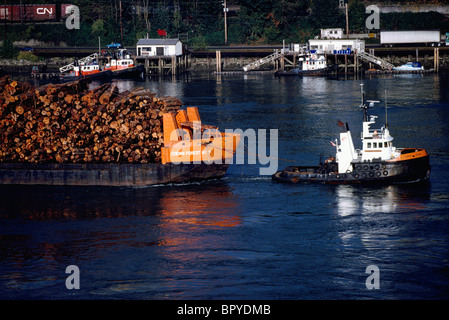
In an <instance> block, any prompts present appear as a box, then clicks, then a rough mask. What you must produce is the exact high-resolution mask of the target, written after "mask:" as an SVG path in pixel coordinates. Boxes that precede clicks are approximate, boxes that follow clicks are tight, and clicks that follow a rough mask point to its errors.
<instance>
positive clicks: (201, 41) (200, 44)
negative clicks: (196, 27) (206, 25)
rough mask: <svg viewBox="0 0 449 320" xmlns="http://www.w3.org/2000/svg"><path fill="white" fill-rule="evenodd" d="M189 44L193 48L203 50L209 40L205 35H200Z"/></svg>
mask: <svg viewBox="0 0 449 320" xmlns="http://www.w3.org/2000/svg"><path fill="white" fill-rule="evenodd" d="M189 44H190V45H191V46H192V47H193V50H196V51H201V50H204V49H206V47H207V45H208V44H207V42H206V38H205V37H204V36H198V37H196V38H193V39H192V40H190V41H189Z"/></svg>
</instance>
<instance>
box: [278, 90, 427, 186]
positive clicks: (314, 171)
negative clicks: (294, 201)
mask: <svg viewBox="0 0 449 320" xmlns="http://www.w3.org/2000/svg"><path fill="white" fill-rule="evenodd" d="M367 102H368V104H367V103H365V101H364V94H363V85H362V103H361V105H360V108H361V109H362V110H363V132H362V145H363V148H362V149H361V150H357V149H355V148H354V144H353V141H352V137H351V132H350V130H349V126H348V124H347V123H343V122H341V121H338V124H339V126H340V128H341V129H340V130H341V132H340V143H338V141H337V140H336V141H335V143H334V142H332V144H333V145H334V146H335V148H336V156H335V157H331V158H328V159H327V160H325V161H324V162H322V161H320V163H319V164H318V165H317V166H289V167H286V168H285V169H283V170H281V171H278V172H276V173H275V174H274V175H273V176H272V178H273V180H275V181H280V182H289V183H300V182H307V183H329V184H345V183H346V184H349V183H352V184H355V183H359V184H361V183H364V184H379V183H380V184H392V183H414V182H421V181H425V180H427V179H428V178H429V175H430V169H431V168H430V163H429V155H428V154H427V152H426V150H424V149H422V148H396V147H394V146H393V143H392V141H393V137H392V136H391V135H390V132H389V129H388V124H387V123H386V124H385V126H384V127H382V128H381V129H371V128H370V127H371V125H373V124H374V123H375V119H376V118H377V116H368V113H367V110H368V108H370V107H374V104H375V103H377V102H379V101H367Z"/></svg>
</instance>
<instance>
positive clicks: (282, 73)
mask: <svg viewBox="0 0 449 320" xmlns="http://www.w3.org/2000/svg"><path fill="white" fill-rule="evenodd" d="M332 70H333V68H332V67H331V66H328V65H327V61H326V56H325V55H324V54H323V53H320V52H317V51H316V50H312V51H307V52H306V53H305V54H303V55H300V56H299V57H298V67H296V68H293V69H291V70H277V71H276V72H275V76H277V77H288V76H319V75H326V74H328V73H329V72H330V71H332Z"/></svg>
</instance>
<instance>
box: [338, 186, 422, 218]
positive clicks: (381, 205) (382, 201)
mask: <svg viewBox="0 0 449 320" xmlns="http://www.w3.org/2000/svg"><path fill="white" fill-rule="evenodd" d="M335 194H336V199H337V211H338V214H339V215H340V216H342V217H345V216H350V215H354V214H362V215H363V214H370V213H375V212H381V213H400V212H415V211H423V210H426V209H427V205H428V202H429V199H430V186H429V185H428V184H427V183H424V184H414V185H389V186H379V187H373V188H364V187H360V186H352V185H340V186H337V188H336V189H335Z"/></svg>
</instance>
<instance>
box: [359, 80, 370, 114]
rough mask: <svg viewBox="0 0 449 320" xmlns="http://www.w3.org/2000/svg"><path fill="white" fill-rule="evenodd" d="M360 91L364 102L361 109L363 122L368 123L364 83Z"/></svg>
mask: <svg viewBox="0 0 449 320" xmlns="http://www.w3.org/2000/svg"><path fill="white" fill-rule="evenodd" d="M360 91H361V96H362V102H361V103H360V108H362V109H363V122H367V121H368V111H367V110H368V106H367V105H366V104H365V92H364V91H363V83H361V84H360Z"/></svg>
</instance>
